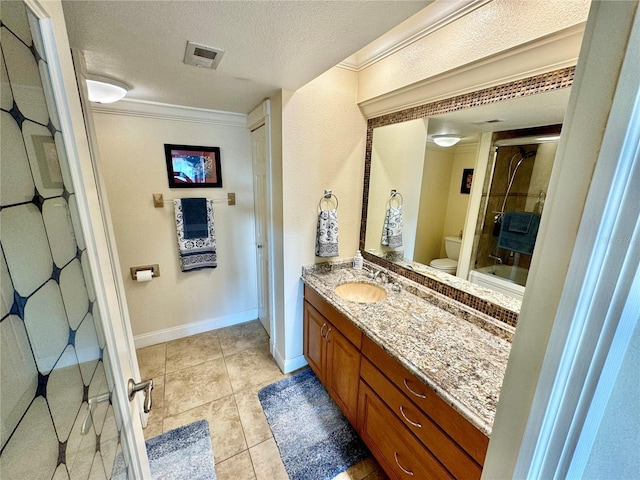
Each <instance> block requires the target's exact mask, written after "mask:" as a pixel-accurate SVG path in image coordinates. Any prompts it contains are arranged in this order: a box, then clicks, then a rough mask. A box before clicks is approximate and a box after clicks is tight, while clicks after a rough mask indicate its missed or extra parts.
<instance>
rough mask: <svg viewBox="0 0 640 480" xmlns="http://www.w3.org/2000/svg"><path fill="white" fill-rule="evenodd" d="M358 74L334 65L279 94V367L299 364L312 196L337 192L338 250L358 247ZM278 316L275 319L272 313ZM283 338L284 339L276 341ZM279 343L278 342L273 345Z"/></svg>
mask: <svg viewBox="0 0 640 480" xmlns="http://www.w3.org/2000/svg"><path fill="white" fill-rule="evenodd" d="M356 94H357V74H356V73H355V72H351V71H348V70H344V69H341V68H333V69H331V70H329V71H328V72H326V73H324V74H323V75H321V76H320V77H318V78H316V79H315V80H313V81H312V82H310V83H309V84H307V85H305V86H304V87H302V88H300V89H299V90H297V91H296V92H294V93H293V95H291V96H290V98H283V108H282V116H283V121H282V123H283V125H282V143H283V144H282V171H283V231H284V256H285V262H284V303H285V311H284V322H283V324H282V326H281V328H280V329H279V330H281V331H282V332H283V333H284V335H285V337H286V338H285V340H284V349H283V350H281V351H280V354H281V355H283V356H284V359H283V361H284V363H285V369H287V370H288V369H289V368H292V367H295V366H301V365H304V364H305V363H306V362H305V361H304V358H303V357H302V291H303V287H302V282H301V281H300V268H301V266H303V265H309V264H313V263H314V262H317V261H326V260H327V259H318V258H316V257H315V251H314V248H315V237H316V224H317V219H318V201H319V200H320V198H321V197H322V194H323V193H324V190H325V189H331V190H333V193H334V194H335V195H336V196H337V197H338V199H339V202H340V205H339V208H338V222H339V233H338V239H339V254H340V256H339V257H336V258H348V257H353V255H354V253H355V251H356V249H357V248H358V243H359V235H360V214H361V205H362V177H363V174H364V145H365V134H366V122H365V120H364V118H363V116H362V114H361V113H360V110H359V109H358V107H357V105H356ZM277 321H278V322H279V321H280V319H277ZM278 343H279V344H280V345H282V342H280V340H278ZM278 348H279V349H281V347H278Z"/></svg>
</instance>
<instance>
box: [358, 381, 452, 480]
mask: <svg viewBox="0 0 640 480" xmlns="http://www.w3.org/2000/svg"><path fill="white" fill-rule="evenodd" d="M358 432H359V433H360V436H361V437H362V439H363V440H364V442H365V443H366V444H367V446H368V447H369V449H370V450H371V452H372V453H373V454H374V455H375V457H376V459H377V460H378V462H380V465H382V467H383V468H384V469H385V471H386V472H387V474H388V475H389V476H390V477H391V478H393V479H425V480H426V479H429V480H432V479H452V478H453V477H452V476H451V475H450V474H449V472H447V470H446V469H445V468H444V467H443V466H442V465H440V463H439V462H438V460H436V459H435V458H434V456H433V455H432V454H431V453H430V452H429V450H427V449H426V448H425V447H424V446H423V445H422V444H421V443H420V442H419V441H418V440H417V439H416V438H415V437H414V436H413V435H412V434H411V433H410V432H409V431H408V430H407V428H406V427H405V426H404V425H403V424H402V422H400V420H398V418H397V417H396V416H395V415H394V414H393V412H391V410H389V408H387V406H386V405H385V404H384V403H383V402H382V400H380V397H378V396H377V395H376V394H375V393H374V392H373V390H371V388H369V386H368V385H367V384H366V383H365V382H363V381H361V382H360V402H359V412H358Z"/></svg>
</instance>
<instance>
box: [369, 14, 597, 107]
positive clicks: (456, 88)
mask: <svg viewBox="0 0 640 480" xmlns="http://www.w3.org/2000/svg"><path fill="white" fill-rule="evenodd" d="M584 27H585V23H580V24H577V25H574V26H571V27H569V28H566V29H563V30H560V31H557V32H554V33H553V34H551V35H547V36H545V37H541V38H538V39H536V40H534V41H532V42H529V43H526V44H523V45H520V46H518V47H515V48H512V49H509V50H506V51H504V52H500V53H497V54H495V55H492V56H490V57H486V58H483V59H482V60H478V61H476V62H472V63H470V64H467V65H463V66H461V67H459V68H456V69H454V70H450V71H448V72H444V73H442V74H440V75H435V76H433V77H430V78H427V79H425V80H423V81H421V82H416V83H414V84H412V85H407V86H406V87H402V88H399V89H397V90H394V91H392V92H389V93H386V94H383V95H380V96H378V97H375V98H372V99H368V100H365V101H363V102H360V103H359V104H358V105H359V106H360V109H361V110H362V112H363V113H364V115H365V117H366V118H374V117H378V116H380V115H386V114H388V113H393V112H397V111H399V110H404V109H406V108H411V107H416V106H418V105H424V104H426V103H431V102H437V101H439V100H444V99H446V98H451V97H454V96H457V95H463V94H466V93H471V92H475V91H477V90H482V89H484V88H489V87H493V86H497V85H502V84H504V83H509V82H513V81H517V80H521V79H524V78H528V77H532V76H535V75H540V74H543V73H548V72H552V71H554V70H559V69H562V68H566V67H571V66H575V65H576V63H577V61H578V55H579V53H580V46H581V44H582V36H583V33H584Z"/></svg>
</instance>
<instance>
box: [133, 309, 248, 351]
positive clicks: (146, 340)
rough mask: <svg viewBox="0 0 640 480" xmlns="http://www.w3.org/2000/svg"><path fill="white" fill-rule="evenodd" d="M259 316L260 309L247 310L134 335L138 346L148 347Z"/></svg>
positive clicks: (134, 340)
mask: <svg viewBox="0 0 640 480" xmlns="http://www.w3.org/2000/svg"><path fill="white" fill-rule="evenodd" d="M256 318H258V309H257V308H256V309H252V310H246V311H244V312H238V313H234V314H232V315H225V316H222V317H216V318H211V319H209V320H204V321H202V322H194V323H187V324H185V325H180V326H178V327H172V328H165V329H164V330H158V331H155V332H149V333H143V334H142V335H136V336H134V337H133V342H134V344H135V346H136V348H142V347H148V346H150V345H156V344H158V343H164V342H169V341H171V340H177V339H178V338H184V337H188V336H190V335H195V334H196V333H203V332H208V331H210V330H216V329H218V328H222V327H229V326H231V325H237V324H238V323H244V322H249V321H251V320H255V319H256Z"/></svg>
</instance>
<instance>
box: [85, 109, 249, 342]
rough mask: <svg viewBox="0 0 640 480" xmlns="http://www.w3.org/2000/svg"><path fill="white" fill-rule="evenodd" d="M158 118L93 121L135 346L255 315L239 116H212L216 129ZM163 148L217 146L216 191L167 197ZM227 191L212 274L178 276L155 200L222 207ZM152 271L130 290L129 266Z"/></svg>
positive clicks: (169, 232)
mask: <svg viewBox="0 0 640 480" xmlns="http://www.w3.org/2000/svg"><path fill="white" fill-rule="evenodd" d="M121 105H123V107H119V108H126V103H123V104H121ZM160 110H161V112H156V113H158V114H157V115H149V116H129V115H120V114H113V113H95V114H94V118H95V125H96V131H97V138H98V145H99V149H100V156H101V163H102V167H103V174H104V179H105V183H106V187H107V195H108V198H109V207H110V210H111V214H112V219H113V227H114V231H115V236H116V243H117V247H118V253H119V258H120V267H121V269H122V274H123V277H124V284H125V290H126V295H127V302H128V306H129V312H130V315H131V326H132V330H133V334H134V336H136V344H137V345H138V346H140V345H145V344H152V343H157V342H158V341H166V340H167V339H171V338H177V337H181V336H186V335H190V334H193V333H196V332H197V331H203V330H209V329H211V328H216V327H220V326H224V325H228V324H232V323H237V322H241V321H247V320H251V319H254V318H256V313H257V289H256V259H255V248H254V214H253V184H252V171H251V141H250V134H249V131H248V130H247V129H246V127H245V124H244V116H238V115H235V114H234V115H233V116H230V120H229V121H228V122H226V124H225V120H224V115H222V119H220V118H219V117H220V115H218V117H217V122H218V124H213V123H209V122H207V123H203V121H202V119H199V121H196V120H195V118H194V119H193V120H191V121H189V120H188V119H186V118H181V119H180V120H177V119H167V118H166V116H167V115H172V114H173V113H174V110H173V109H172V108H169V107H163V108H161V109H160ZM163 115H164V116H163ZM199 115H200V114H199ZM200 116H201V115H200ZM238 117H242V118H240V119H239V120H240V121H239V120H238ZM164 143H172V144H186V145H203V146H219V147H220V151H221V157H222V180H223V188H207V189H169V188H168V181H167V172H166V166H165V156H164ZM227 192H235V193H236V201H237V205H235V206H229V205H227V204H226V203H222V204H216V205H215V206H214V212H215V213H214V217H215V230H216V241H217V252H218V267H217V268H216V269H206V270H200V271H195V272H188V273H183V272H181V271H180V268H179V264H178V253H177V241H176V231H175V221H174V216H173V207H172V206H171V205H165V206H164V207H163V208H154V207H153V203H152V193H162V194H164V197H165V199H172V198H179V197H197V196H206V197H210V198H223V199H224V198H226V196H227ZM154 263H157V264H159V265H160V273H161V276H160V278H156V279H153V280H152V281H151V282H147V283H136V282H134V281H133V280H132V279H131V277H130V276H129V267H132V266H136V265H146V264H154Z"/></svg>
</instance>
